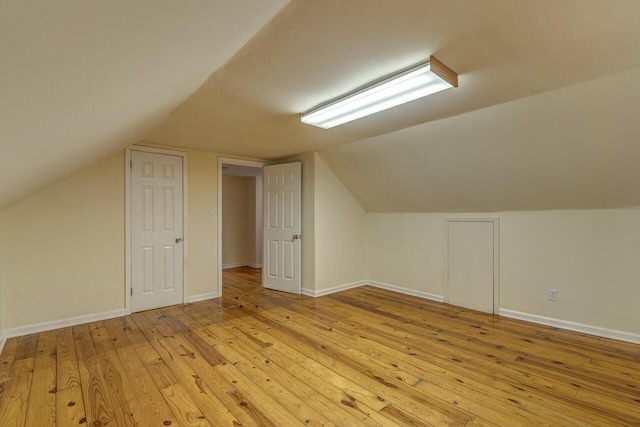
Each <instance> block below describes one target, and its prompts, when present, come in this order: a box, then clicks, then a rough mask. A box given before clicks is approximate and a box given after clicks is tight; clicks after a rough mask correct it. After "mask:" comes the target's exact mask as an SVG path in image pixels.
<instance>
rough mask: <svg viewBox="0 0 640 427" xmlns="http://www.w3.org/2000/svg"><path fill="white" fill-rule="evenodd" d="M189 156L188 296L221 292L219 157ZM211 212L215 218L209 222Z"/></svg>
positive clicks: (195, 154) (198, 154)
mask: <svg viewBox="0 0 640 427" xmlns="http://www.w3.org/2000/svg"><path fill="white" fill-rule="evenodd" d="M187 154H188V155H189V177H188V179H189V254H188V259H187V261H186V268H187V272H188V281H189V296H194V295H203V294H211V293H215V292H217V291H218V223H217V216H218V214H217V209H218V155H217V154H214V153H206V152H204V151H195V150H187ZM209 212H213V213H214V219H213V220H210V219H209Z"/></svg>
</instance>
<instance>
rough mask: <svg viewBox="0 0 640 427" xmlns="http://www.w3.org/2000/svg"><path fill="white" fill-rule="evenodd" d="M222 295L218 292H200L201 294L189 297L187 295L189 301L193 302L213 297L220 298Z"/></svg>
mask: <svg viewBox="0 0 640 427" xmlns="http://www.w3.org/2000/svg"><path fill="white" fill-rule="evenodd" d="M219 296H220V295H219V294H218V293H217V292H209V293H206V294H199V295H191V296H189V297H187V302H188V303H192V302H198V301H204V300H207V299H213V298H218V297H219Z"/></svg>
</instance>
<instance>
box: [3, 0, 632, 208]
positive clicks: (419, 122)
mask: <svg viewBox="0 0 640 427" xmlns="http://www.w3.org/2000/svg"><path fill="white" fill-rule="evenodd" d="M639 21H640V2H639V1H637V0H616V1H615V2H604V1H601V0H537V1H525V0H512V1H506V0H475V1H468V0H448V1H441V0H394V1H391V0H349V1H344V0H291V1H290V2H287V1H286V0H241V1H227V0H215V1H213V0H212V1H183V2H175V1H172V0H138V1H136V2H130V1H124V0H120V1H110V2H82V1H80V0H58V1H56V2H38V1H36V0H4V1H0V57H1V58H2V67H0V77H1V78H0V94H1V97H2V102H1V103H0V153H2V156H1V157H0V209H2V207H4V206H8V205H9V204H10V203H12V202H14V201H16V200H19V199H20V198H23V197H25V196H27V195H28V194H31V193H33V192H34V191H37V190H38V189H41V188H43V187H45V186H47V185H50V184H52V183H55V182H56V181H57V180H59V179H60V178H61V177H63V176H65V175H68V174H70V173H72V172H74V171H76V170H78V169H80V168H81V167H83V166H86V165H87V164H89V163H90V162H91V161H94V160H97V159H99V158H101V157H104V156H106V155H109V154H111V153H114V152H115V151H117V150H119V149H121V148H122V147H124V146H127V145H129V144H131V143H134V142H136V141H140V140H143V141H145V142H151V143H155V144H161V145H167V146H173V147H184V148H193V149H200V150H206V151H212V152H218V153H222V154H228V155H236V156H248V157H252V158H264V159H281V158H285V157H288V156H291V155H294V154H298V153H304V152H309V151H320V152H321V155H322V156H323V158H325V160H326V161H327V163H328V164H329V165H330V167H331V168H332V169H333V170H334V171H335V172H336V174H337V175H338V176H339V178H340V179H341V180H342V181H343V182H344V183H345V185H346V186H347V187H348V188H349V189H350V190H351V191H352V192H353V194H354V195H355V196H356V198H357V199H358V200H360V202H361V203H362V204H363V206H364V207H365V208H366V209H368V210H375V211H415V210H436V211H452V210H469V211H473V210H475V211H487V210H488V211H491V210H504V209H552V208H578V207H613V206H627V205H633V204H635V205H640V195H639V194H638V191H637V190H635V189H636V188H640V181H639V177H638V176H637V174H635V173H633V172H632V170H633V168H632V167H631V163H630V162H631V159H634V158H637V154H640V153H638V152H637V148H636V146H637V145H638V144H639V143H638V141H640V133H639V132H638V127H637V125H636V123H635V121H634V119H633V116H634V115H637V114H635V113H636V112H638V110H639V108H638V107H639V105H638V99H640V98H639V97H638V87H640V83H639V81H638V74H637V70H638V69H640V49H638V48H637V42H638V40H640V25H638V22H639ZM432 54H433V55H435V56H437V57H438V58H439V59H440V60H442V61H443V62H444V63H445V64H446V65H448V66H449V67H450V68H452V69H453V70H455V71H457V72H458V73H459V75H460V87H459V88H458V89H454V90H449V91H445V92H441V93H439V94H436V95H434V96H431V97H427V98H424V99H421V100H418V101H414V102H412V103H409V104H406V105H404V106H401V107H397V108H394V109H392V110H388V111H386V112H382V113H378V114H376V115H373V116H371V117H368V118H365V119H362V120H359V121H356V122H353V123H350V124H346V125H343V126H340V127H337V128H334V129H331V130H321V129H317V128H313V127H310V126H305V125H302V124H300V123H299V121H298V113H299V112H301V111H305V110H307V109H309V108H311V107H313V106H315V105H316V104H319V103H321V102H323V101H325V100H327V99H330V98H333V97H335V96H338V95H340V94H342V93H345V92H348V91H350V90H352V89H354V88H355V87H358V86H360V85H362V84H364V83H366V82H368V81H371V80H374V79H376V78H378V77H380V76H383V75H386V74H388V73H390V72H393V71H395V70H397V69H401V68H404V67H406V66H408V65H411V64H414V63H416V62H419V61H421V60H423V59H426V58H428V57H429V55H432ZM634 70H636V71H634ZM203 82H204V84H202V83H203ZM572 85H574V86H572ZM198 88H199V89H198ZM562 88H566V89H562ZM565 90H566V91H565ZM189 95H191V96H189ZM187 98H188V99H187ZM185 99H186V101H185ZM183 101H184V102H183ZM511 101H513V102H511ZM176 107H177V108H176ZM174 108H175V109H174ZM172 110H173V111H172ZM169 113H170V114H169ZM472 154H473V156H472ZM634 156H635V157H634ZM489 189H491V190H489ZM627 190H628V191H627ZM623 192H625V193H624V194H623ZM611 194H613V195H611Z"/></svg>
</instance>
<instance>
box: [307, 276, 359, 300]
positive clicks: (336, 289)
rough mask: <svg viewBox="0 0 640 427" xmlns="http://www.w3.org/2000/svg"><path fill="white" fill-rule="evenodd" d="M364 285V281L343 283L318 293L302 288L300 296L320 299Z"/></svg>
mask: <svg viewBox="0 0 640 427" xmlns="http://www.w3.org/2000/svg"><path fill="white" fill-rule="evenodd" d="M366 284H367V281H366V280H360V281H358V282H352V283H345V284H344V285H338V286H334V287H332V288H327V289H320V290H319V291H312V290H311V289H305V288H302V295H307V296H310V297H321V296H323V295H329V294H335V293H336V292H340V291H346V290H347V289H353V288H358V287H360V286H362V285H366Z"/></svg>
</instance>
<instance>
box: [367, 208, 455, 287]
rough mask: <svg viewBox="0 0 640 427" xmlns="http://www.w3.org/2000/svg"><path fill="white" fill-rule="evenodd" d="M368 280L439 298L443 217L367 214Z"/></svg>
mask: <svg viewBox="0 0 640 427" xmlns="http://www.w3.org/2000/svg"><path fill="white" fill-rule="evenodd" d="M366 222H367V243H366V264H367V267H366V268H367V279H369V280H374V281H377V282H382V283H386V284H390V285H395V286H401V287H403V288H408V289H413V290H417V291H423V292H428V293H430V294H435V295H442V294H443V292H444V287H443V281H444V244H445V242H444V239H445V228H444V216H443V215H442V214H430V213H421V214H417V213H367V220H366Z"/></svg>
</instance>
